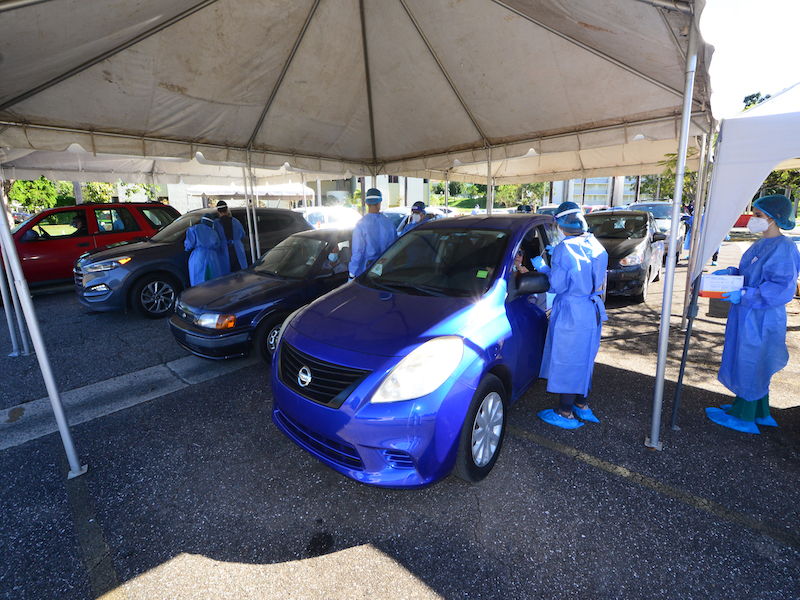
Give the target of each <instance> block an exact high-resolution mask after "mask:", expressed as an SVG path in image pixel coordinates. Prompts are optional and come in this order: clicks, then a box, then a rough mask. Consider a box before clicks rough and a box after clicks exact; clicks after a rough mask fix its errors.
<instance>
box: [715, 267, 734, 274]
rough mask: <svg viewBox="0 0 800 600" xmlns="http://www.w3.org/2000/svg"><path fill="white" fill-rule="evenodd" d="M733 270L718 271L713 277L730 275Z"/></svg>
mask: <svg viewBox="0 0 800 600" xmlns="http://www.w3.org/2000/svg"><path fill="white" fill-rule="evenodd" d="M730 274H731V268H730V267H728V268H727V269H719V270H718V271H714V273H713V275H730Z"/></svg>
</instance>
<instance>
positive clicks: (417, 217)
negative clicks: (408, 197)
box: [411, 213, 422, 223]
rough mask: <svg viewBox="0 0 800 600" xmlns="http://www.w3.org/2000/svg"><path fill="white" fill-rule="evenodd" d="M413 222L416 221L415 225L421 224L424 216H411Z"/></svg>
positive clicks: (415, 214)
mask: <svg viewBox="0 0 800 600" xmlns="http://www.w3.org/2000/svg"><path fill="white" fill-rule="evenodd" d="M411 220H412V221H414V223H419V222H420V221H422V215H418V214H417V213H414V214H413V215H411Z"/></svg>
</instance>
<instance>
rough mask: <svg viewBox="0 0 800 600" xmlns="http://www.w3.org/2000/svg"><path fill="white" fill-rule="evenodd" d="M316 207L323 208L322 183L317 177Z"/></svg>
mask: <svg viewBox="0 0 800 600" xmlns="http://www.w3.org/2000/svg"><path fill="white" fill-rule="evenodd" d="M314 206H322V182H321V181H320V180H319V177H317V197H316V198H314Z"/></svg>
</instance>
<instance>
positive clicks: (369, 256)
mask: <svg viewBox="0 0 800 600" xmlns="http://www.w3.org/2000/svg"><path fill="white" fill-rule="evenodd" d="M382 200H383V197H382V196H381V191H380V190H377V189H375V188H370V189H369V190H367V197H366V198H365V201H366V203H367V210H368V211H369V212H367V214H365V215H364V216H363V217H361V219H360V220H359V221H358V223H356V227H355V229H354V230H353V253H352V256H351V258H350V279H352V278H353V277H358V276H359V275H361V273H363V272H364V271H365V270H366V268H367V265H368V264H369V262H370V261H373V260H375V259H376V258H378V257H379V256H380V255H381V254H383V252H384V250H386V249H387V248H388V247H389V246H391V245H392V244H393V243H394V241H395V240H396V239H397V230H396V229H395V228H394V225H393V224H392V220H391V219H390V218H389V217H387V216H386V215H382V214H381V213H380V210H381V201H382Z"/></svg>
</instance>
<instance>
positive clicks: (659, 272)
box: [653, 263, 664, 281]
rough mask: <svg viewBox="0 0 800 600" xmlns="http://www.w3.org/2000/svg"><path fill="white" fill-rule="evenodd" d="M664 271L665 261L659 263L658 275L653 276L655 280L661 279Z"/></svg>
mask: <svg viewBox="0 0 800 600" xmlns="http://www.w3.org/2000/svg"><path fill="white" fill-rule="evenodd" d="M663 272H664V265H663V263H659V265H658V271H656V276H655V278H653V281H661V274H662V273H663Z"/></svg>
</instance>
